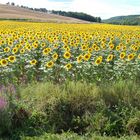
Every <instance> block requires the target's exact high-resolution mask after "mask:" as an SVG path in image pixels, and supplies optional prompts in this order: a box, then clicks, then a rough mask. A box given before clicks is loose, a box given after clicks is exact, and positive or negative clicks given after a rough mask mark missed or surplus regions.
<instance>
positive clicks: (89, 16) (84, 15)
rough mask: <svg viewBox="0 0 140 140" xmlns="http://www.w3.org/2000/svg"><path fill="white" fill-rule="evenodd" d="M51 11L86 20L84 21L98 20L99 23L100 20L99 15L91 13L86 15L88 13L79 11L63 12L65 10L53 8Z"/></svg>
mask: <svg viewBox="0 0 140 140" xmlns="http://www.w3.org/2000/svg"><path fill="white" fill-rule="evenodd" d="M51 12H52V13H53V14H57V15H62V16H68V17H73V18H77V19H82V20H86V21H91V22H99V23H100V22H101V18H100V17H93V16H91V15H88V14H85V13H82V12H81V13H79V12H65V11H55V10H52V11H51Z"/></svg>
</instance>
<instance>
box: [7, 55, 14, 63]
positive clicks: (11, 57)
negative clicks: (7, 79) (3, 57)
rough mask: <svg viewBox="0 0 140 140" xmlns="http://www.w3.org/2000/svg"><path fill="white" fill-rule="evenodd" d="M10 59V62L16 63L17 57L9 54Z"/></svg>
mask: <svg viewBox="0 0 140 140" xmlns="http://www.w3.org/2000/svg"><path fill="white" fill-rule="evenodd" d="M8 60H9V62H11V63H14V62H15V61H16V57H15V56H9V57H8Z"/></svg>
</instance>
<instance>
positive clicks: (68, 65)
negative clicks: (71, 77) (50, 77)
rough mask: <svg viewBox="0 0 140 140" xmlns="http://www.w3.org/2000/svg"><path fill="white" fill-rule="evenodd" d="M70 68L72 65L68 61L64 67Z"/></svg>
mask: <svg viewBox="0 0 140 140" xmlns="http://www.w3.org/2000/svg"><path fill="white" fill-rule="evenodd" d="M71 68H72V65H71V64H70V63H68V64H67V65H65V69H66V70H67V71H68V70H70V69H71Z"/></svg>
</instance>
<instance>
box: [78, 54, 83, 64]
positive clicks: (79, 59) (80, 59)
mask: <svg viewBox="0 0 140 140" xmlns="http://www.w3.org/2000/svg"><path fill="white" fill-rule="evenodd" d="M82 59H83V56H82V55H79V56H78V57H77V62H78V63H80V62H81V61H82Z"/></svg>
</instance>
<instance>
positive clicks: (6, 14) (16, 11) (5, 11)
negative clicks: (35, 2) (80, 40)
mask: <svg viewBox="0 0 140 140" xmlns="http://www.w3.org/2000/svg"><path fill="white" fill-rule="evenodd" d="M0 19H9V20H10V19H14V20H16V19H17V20H20V19H21V20H28V21H35V22H39V21H40V22H57V23H89V22H86V21H83V20H78V19H75V18H70V17H64V16H59V15H54V14H47V13H42V12H36V11H32V10H28V9H25V8H21V7H17V6H10V5H3V4H0Z"/></svg>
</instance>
